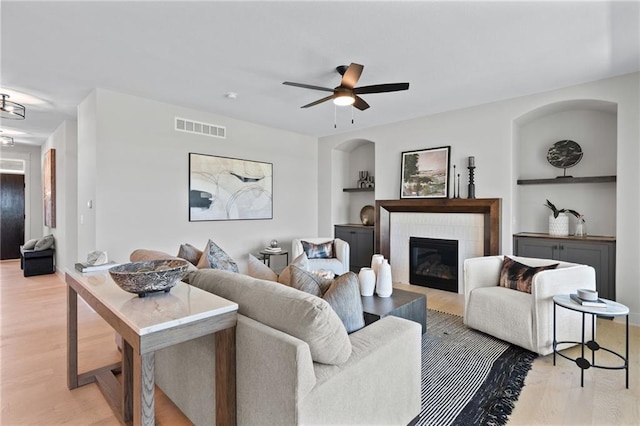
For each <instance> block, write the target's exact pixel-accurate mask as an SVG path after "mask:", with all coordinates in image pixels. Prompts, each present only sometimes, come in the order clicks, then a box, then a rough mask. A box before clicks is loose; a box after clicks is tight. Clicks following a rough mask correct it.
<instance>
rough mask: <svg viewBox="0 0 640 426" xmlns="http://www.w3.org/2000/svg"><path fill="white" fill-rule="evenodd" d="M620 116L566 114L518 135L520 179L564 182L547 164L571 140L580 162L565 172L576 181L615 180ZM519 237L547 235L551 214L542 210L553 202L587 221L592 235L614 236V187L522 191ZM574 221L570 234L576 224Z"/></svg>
mask: <svg viewBox="0 0 640 426" xmlns="http://www.w3.org/2000/svg"><path fill="white" fill-rule="evenodd" d="M575 107H579V106H577V105H576V106H575ZM616 126H617V115H616V113H615V111H614V112H609V111H598V110H574V109H572V110H568V111H561V112H556V113H552V114H547V115H543V116H541V117H539V118H537V119H535V120H532V121H530V122H528V123H527V124H524V125H522V126H521V127H520V129H519V138H517V139H516V140H515V143H516V144H517V145H518V148H519V155H518V156H517V158H518V168H517V170H518V171H519V173H518V176H519V179H543V178H555V177H556V176H562V174H563V170H562V169H558V168H555V167H553V166H552V165H551V164H549V162H548V161H547V160H546V158H547V151H548V150H549V148H550V147H551V146H552V145H553V144H554V143H555V142H557V141H559V140H563V139H570V140H573V141H576V142H577V143H579V144H580V146H581V148H582V152H583V156H582V160H581V161H580V162H579V163H578V164H577V165H575V166H574V167H571V168H569V169H567V175H570V176H574V177H585V176H611V175H615V174H616V151H617V149H616V145H617V134H616ZM517 198H518V199H517V207H516V211H517V212H518V213H517V217H518V223H517V224H516V225H515V227H514V229H515V231H516V232H543V233H545V232H547V231H548V216H549V213H550V210H549V209H548V208H546V207H544V206H543V204H544V203H545V200H546V199H549V200H550V201H551V202H552V203H554V204H555V205H556V207H558V208H569V209H573V210H576V211H578V212H579V213H581V214H583V215H584V216H585V220H586V225H587V232H588V233H589V234H591V235H607V236H609V235H615V233H616V215H615V213H616V184H615V183H581V184H542V185H518V188H517ZM569 219H570V232H573V231H574V226H575V223H576V219H575V218H574V217H573V216H570V217H569Z"/></svg>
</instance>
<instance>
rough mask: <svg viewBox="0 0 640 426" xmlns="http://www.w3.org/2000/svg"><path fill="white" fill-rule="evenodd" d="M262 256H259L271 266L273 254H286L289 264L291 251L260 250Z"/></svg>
mask: <svg viewBox="0 0 640 426" xmlns="http://www.w3.org/2000/svg"><path fill="white" fill-rule="evenodd" d="M260 256H261V257H259V259H260V260H262V261H263V262H264V264H265V265H267V266H268V267H271V256H286V264H287V265H288V264H289V252H288V251H287V250H281V251H278V252H273V251H267V250H260ZM256 257H258V256H256Z"/></svg>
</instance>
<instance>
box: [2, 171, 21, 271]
mask: <svg viewBox="0 0 640 426" xmlns="http://www.w3.org/2000/svg"><path fill="white" fill-rule="evenodd" d="M24 192H25V181H24V175H23V174H13V173H0V235H2V238H0V240H1V243H0V260H8V259H19V258H20V245H21V244H22V243H23V242H24V222H25V204H24V203H25V197H24Z"/></svg>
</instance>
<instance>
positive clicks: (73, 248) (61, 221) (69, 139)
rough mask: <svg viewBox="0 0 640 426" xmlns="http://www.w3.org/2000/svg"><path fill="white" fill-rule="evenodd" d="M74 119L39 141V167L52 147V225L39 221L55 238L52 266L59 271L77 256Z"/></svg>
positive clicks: (69, 266)
mask: <svg viewBox="0 0 640 426" xmlns="http://www.w3.org/2000/svg"><path fill="white" fill-rule="evenodd" d="M77 146H78V133H77V123H76V121H73V120H67V121H64V122H63V123H62V124H61V125H60V126H58V128H57V129H56V130H55V131H54V132H53V133H52V134H51V136H49V137H48V138H47V141H46V142H45V143H44V144H43V145H42V152H41V162H40V164H41V165H40V167H41V168H42V167H43V166H44V156H45V153H46V152H47V151H48V150H49V149H52V148H53V149H55V150H56V227H55V228H49V227H48V226H44V221H43V222H42V223H43V225H42V232H43V234H44V235H47V234H53V236H54V237H55V239H56V267H57V269H58V270H59V271H62V270H64V268H73V265H74V263H75V262H76V257H77V227H76V222H77V209H76V204H77V200H76V188H77V167H76V163H77Z"/></svg>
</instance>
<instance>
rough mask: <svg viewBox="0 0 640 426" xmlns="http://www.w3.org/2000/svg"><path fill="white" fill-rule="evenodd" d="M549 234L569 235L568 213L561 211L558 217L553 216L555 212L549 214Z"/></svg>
mask: <svg viewBox="0 0 640 426" xmlns="http://www.w3.org/2000/svg"><path fill="white" fill-rule="evenodd" d="M549 235H556V236H565V237H566V236H567V235H569V216H567V214H566V213H560V214H559V215H558V217H553V213H551V214H550V215H549Z"/></svg>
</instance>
